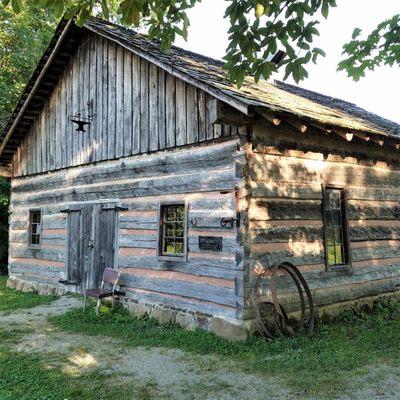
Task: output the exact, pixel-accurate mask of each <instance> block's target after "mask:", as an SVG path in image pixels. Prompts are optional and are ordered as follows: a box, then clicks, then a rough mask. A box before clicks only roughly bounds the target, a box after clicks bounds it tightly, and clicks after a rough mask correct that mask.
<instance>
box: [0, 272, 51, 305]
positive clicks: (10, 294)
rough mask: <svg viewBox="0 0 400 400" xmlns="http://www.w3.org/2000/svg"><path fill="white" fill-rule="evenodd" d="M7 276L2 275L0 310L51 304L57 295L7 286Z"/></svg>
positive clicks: (0, 282) (0, 281)
mask: <svg viewBox="0 0 400 400" xmlns="http://www.w3.org/2000/svg"><path fill="white" fill-rule="evenodd" d="M7 278H8V277H7V276H0V311H12V310H18V309H24V308H32V307H36V306H40V305H45V304H50V303H51V302H53V301H54V300H55V299H56V297H55V296H40V295H38V294H37V293H35V292H29V293H23V292H20V291H18V290H14V289H9V288H7Z"/></svg>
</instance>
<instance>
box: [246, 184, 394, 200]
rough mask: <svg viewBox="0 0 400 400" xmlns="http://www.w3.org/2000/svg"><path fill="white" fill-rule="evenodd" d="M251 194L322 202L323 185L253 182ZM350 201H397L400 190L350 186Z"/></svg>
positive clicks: (348, 194) (348, 191)
mask: <svg viewBox="0 0 400 400" xmlns="http://www.w3.org/2000/svg"><path fill="white" fill-rule="evenodd" d="M251 193H252V196H253V197H254V198H260V197H264V198H265V197H274V198H283V199H304V200H308V199H309V200H322V185H321V183H314V184H291V183H288V184H286V183H285V182H280V183H278V182H276V183H274V182H272V183H271V182H265V181H252V182H251ZM346 193H347V198H348V199H349V200H381V201H388V200H389V201H396V200H398V199H399V197H400V191H399V189H394V188H392V189H389V188H374V187H368V186H365V187H354V186H348V187H347V190H346Z"/></svg>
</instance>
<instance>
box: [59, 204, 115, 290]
mask: <svg viewBox="0 0 400 400" xmlns="http://www.w3.org/2000/svg"><path fill="white" fill-rule="evenodd" d="M117 212H118V210H117V208H116V204H110V203H104V204H99V203H96V204H82V205H80V206H77V207H73V208H69V209H68V219H67V250H68V251H67V260H66V269H67V280H68V282H69V283H70V284H73V285H76V286H77V289H78V290H79V291H80V292H83V291H84V290H85V289H88V288H94V287H99V286H100V283H101V278H102V275H103V271H104V269H105V268H106V267H110V268H114V267H115V265H116V260H115V259H116V254H117V251H116V239H117Z"/></svg>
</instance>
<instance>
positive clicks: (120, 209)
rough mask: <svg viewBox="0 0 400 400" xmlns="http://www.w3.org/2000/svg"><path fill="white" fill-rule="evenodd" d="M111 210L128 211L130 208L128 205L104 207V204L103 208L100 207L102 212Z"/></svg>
mask: <svg viewBox="0 0 400 400" xmlns="http://www.w3.org/2000/svg"><path fill="white" fill-rule="evenodd" d="M111 210H113V211H128V210H129V208H128V207H121V206H114V207H103V206H101V208H100V212H103V211H111Z"/></svg>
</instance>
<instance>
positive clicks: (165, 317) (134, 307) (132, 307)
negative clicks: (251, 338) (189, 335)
mask: <svg viewBox="0 0 400 400" xmlns="http://www.w3.org/2000/svg"><path fill="white" fill-rule="evenodd" d="M122 304H123V306H124V307H125V308H126V309H127V310H128V311H130V312H131V313H132V314H133V315H135V316H137V317H139V318H141V317H145V316H148V317H152V318H154V319H156V320H157V321H158V322H160V323H162V324H170V323H176V324H178V325H179V326H180V327H182V328H184V329H187V330H194V329H204V330H206V331H209V332H212V333H214V334H215V335H218V336H222V337H225V338H226V339H229V340H245V339H246V338H247V337H248V335H249V329H248V324H247V323H246V322H244V321H240V320H238V319H235V318H228V317H224V316H217V315H210V314H203V313H198V312H194V311H189V310H181V309H176V308H174V307H170V306H167V305H162V304H157V303H154V304H150V303H145V302H141V301H140V300H139V301H137V300H134V299H130V298H123V299H122Z"/></svg>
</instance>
